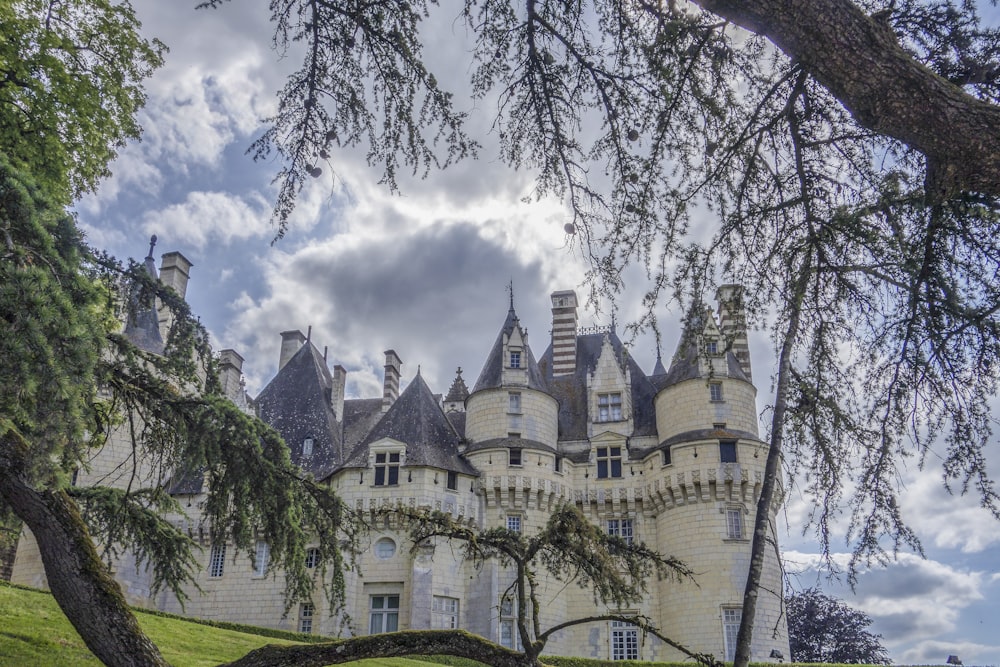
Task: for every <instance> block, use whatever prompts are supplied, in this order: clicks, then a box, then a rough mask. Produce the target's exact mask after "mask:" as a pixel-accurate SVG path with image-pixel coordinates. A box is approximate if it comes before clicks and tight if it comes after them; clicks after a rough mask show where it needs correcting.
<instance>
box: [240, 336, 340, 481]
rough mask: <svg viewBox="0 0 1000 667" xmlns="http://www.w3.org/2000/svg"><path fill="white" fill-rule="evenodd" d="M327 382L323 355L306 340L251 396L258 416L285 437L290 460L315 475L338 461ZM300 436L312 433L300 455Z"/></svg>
mask: <svg viewBox="0 0 1000 667" xmlns="http://www.w3.org/2000/svg"><path fill="white" fill-rule="evenodd" d="M332 385H333V378H332V377H331V376H330V371H329V369H327V367H326V362H325V361H324V360H323V355H322V354H320V352H319V350H317V349H316V346H315V345H313V344H312V342H310V341H306V343H305V344H304V345H303V346H302V347H301V348H299V351H298V352H296V353H295V355H293V356H292V358H291V359H289V360H288V363H286V364H285V365H284V366H283V367H282V368H281V369H280V370H279V371H278V374H277V375H275V376H274V379H272V380H271V381H270V382H269V383H268V385H267V386H266V387H264V390H263V391H262V392H261V393H260V395H259V396H258V397H257V401H256V404H257V409H258V414H259V415H260V418H261V419H263V420H264V421H265V422H267V423H268V424H270V425H271V426H272V427H274V428H275V429H276V430H277V431H278V433H280V434H281V437H282V438H284V439H285V443H286V444H287V445H288V449H289V454H290V455H291V458H292V463H294V464H296V465H298V466H299V468H301V469H302V470H303V471H304V472H306V473H309V474H312V475H313V476H314V477H315V478H316V479H323V478H325V477H327V476H328V475H329V474H330V473H331V472H333V470H334V469H335V468H336V467H337V465H338V464H339V463H340V462H341V461H342V451H343V441H342V437H341V431H340V428H339V426H338V424H337V421H336V418H335V415H334V414H333V409H332V408H331V407H330V388H331V387H332ZM345 407H346V406H345ZM345 412H346V410H345ZM306 438H312V439H313V453H312V456H309V457H303V455H302V445H303V442H304V441H305V439H306Z"/></svg>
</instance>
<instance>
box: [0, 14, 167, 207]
mask: <svg viewBox="0 0 1000 667" xmlns="http://www.w3.org/2000/svg"><path fill="white" fill-rule="evenodd" d="M0 26H2V27H0V35H2V36H0V150H2V151H4V152H6V153H7V156H8V159H9V160H10V162H11V163H12V164H13V165H15V166H16V167H18V168H19V169H24V170H27V171H29V172H30V173H31V174H32V175H33V176H34V178H35V180H36V181H37V182H38V183H40V184H42V185H43V186H44V187H45V188H46V190H48V192H49V193H50V195H51V196H53V197H56V198H57V200H58V202H59V203H60V204H67V203H69V201H70V198H71V197H73V196H75V195H78V194H80V193H81V192H84V191H88V190H92V189H93V188H94V187H95V186H96V185H97V182H98V181H99V180H100V179H101V178H103V177H105V176H107V175H108V174H109V171H108V164H109V163H110V161H111V160H112V159H114V157H115V154H116V151H117V149H118V148H119V147H121V146H122V145H124V143H125V141H126V140H127V139H134V138H137V137H138V136H139V132H140V129H139V125H138V123H137V122H136V118H135V114H136V112H137V111H138V109H139V108H140V107H141V106H142V105H143V103H144V102H145V94H144V93H143V91H142V87H141V84H142V81H143V80H144V79H145V78H146V77H148V76H149V75H150V74H151V73H152V71H153V70H154V69H156V68H157V67H159V66H160V64H161V63H162V56H163V52H164V50H165V49H164V47H163V45H162V44H160V43H159V42H157V41H153V42H148V41H147V40H145V39H143V38H141V37H140V36H139V27H140V26H139V22H138V21H137V20H136V18H135V14H134V12H133V11H132V7H131V6H130V5H129V3H128V2H127V1H125V2H115V1H113V0H59V1H55V0H4V2H0Z"/></svg>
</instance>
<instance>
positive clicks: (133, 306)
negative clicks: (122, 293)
mask: <svg viewBox="0 0 1000 667" xmlns="http://www.w3.org/2000/svg"><path fill="white" fill-rule="evenodd" d="M155 243H156V237H155V236H154V237H153V238H152V241H151V242H150V244H149V253H150V254H148V255H147V256H146V259H145V260H144V261H143V266H144V267H145V269H146V273H148V274H149V275H150V276H152V278H153V280H156V279H157V274H156V261H155V260H154V259H153V254H152V253H153V246H154V245H155ZM142 292H143V290H141V289H140V288H139V286H138V285H135V286H133V291H132V295H131V296H130V298H129V300H130V304H129V314H128V319H127V321H126V322H125V331H124V334H125V337H126V338H127V339H128V340H129V341H130V342H131V343H132V344H133V345H135V346H136V347H138V348H139V349H140V350H145V351H146V352H152V353H153V354H163V337H162V336H161V335H160V317H159V315H158V314H157V312H156V299H155V298H154V297H153V296H152V295H151V294H150V295H148V296H146V297H144V296H143V295H142ZM143 302H145V303H143Z"/></svg>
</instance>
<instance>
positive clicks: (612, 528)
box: [608, 519, 633, 544]
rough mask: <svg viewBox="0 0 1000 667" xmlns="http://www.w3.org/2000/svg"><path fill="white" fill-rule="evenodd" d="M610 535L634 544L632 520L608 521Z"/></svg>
mask: <svg viewBox="0 0 1000 667" xmlns="http://www.w3.org/2000/svg"><path fill="white" fill-rule="evenodd" d="M608 535H614V536H615V537H620V538H622V539H623V540H625V542H626V543H627V544H632V536H633V533H632V519H608Z"/></svg>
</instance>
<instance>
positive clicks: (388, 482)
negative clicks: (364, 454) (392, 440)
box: [375, 452, 400, 486]
mask: <svg viewBox="0 0 1000 667" xmlns="http://www.w3.org/2000/svg"><path fill="white" fill-rule="evenodd" d="M399 461H400V455H399V452H379V453H377V454H375V486H395V485H397V484H399Z"/></svg>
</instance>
